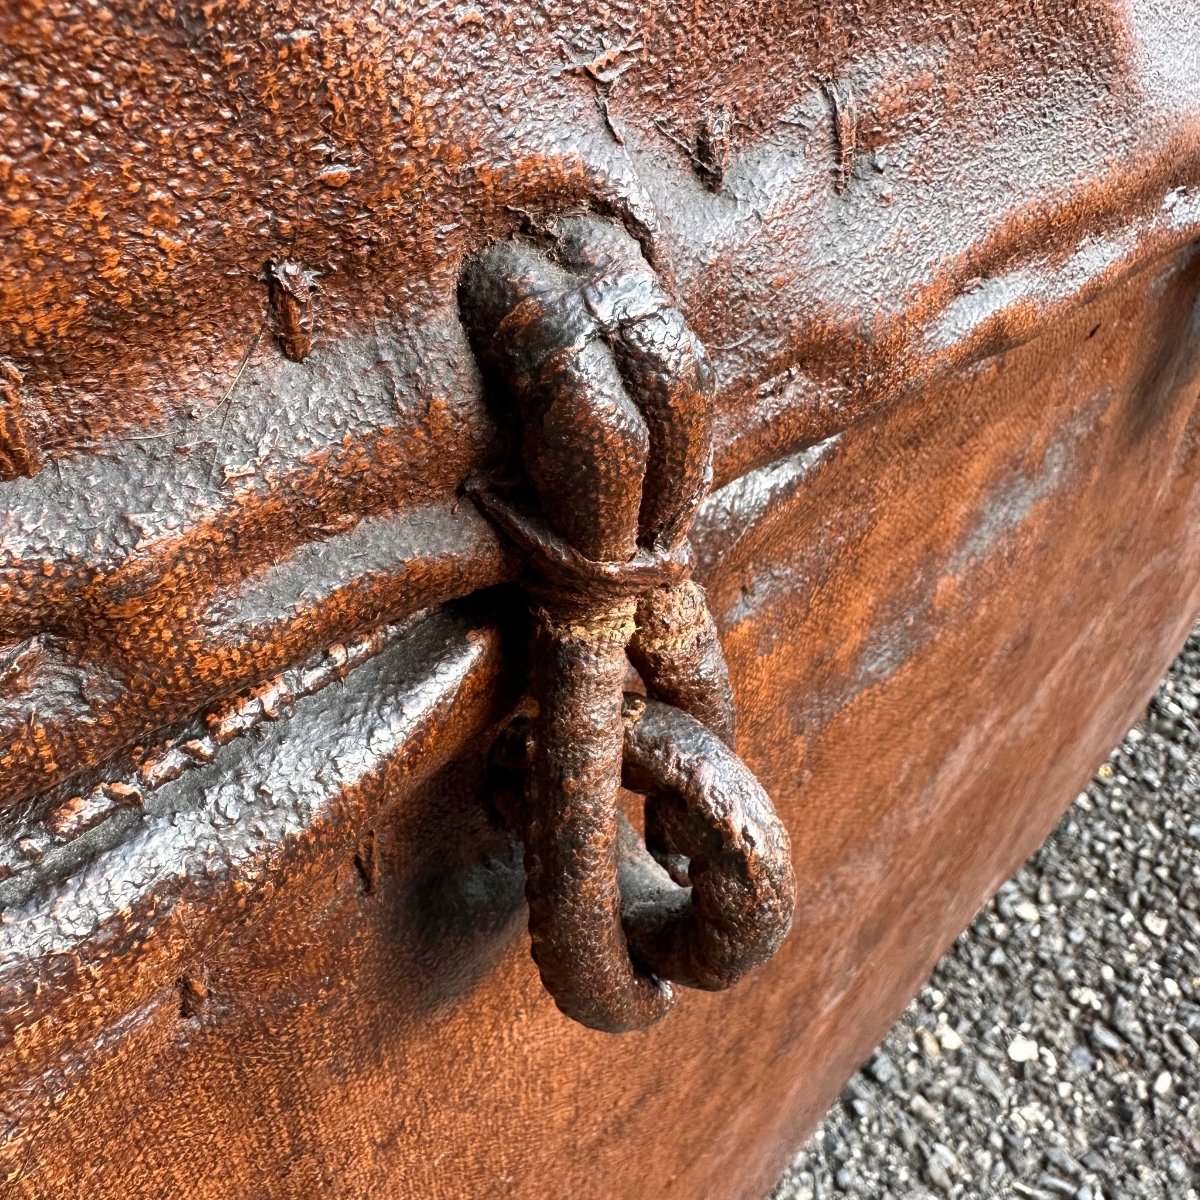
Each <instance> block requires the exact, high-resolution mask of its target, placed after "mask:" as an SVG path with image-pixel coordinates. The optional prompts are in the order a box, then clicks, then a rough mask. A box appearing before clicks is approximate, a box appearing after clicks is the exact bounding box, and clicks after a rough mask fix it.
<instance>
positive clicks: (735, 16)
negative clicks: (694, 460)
mask: <svg viewBox="0 0 1200 1200" xmlns="http://www.w3.org/2000/svg"><path fill="white" fill-rule="evenodd" d="M0 23H2V25H0V31H2V36H0V88H3V95H2V97H0V182H2V183H3V186H4V188H5V193H4V196H5V201H6V203H5V204H4V205H0V358H2V359H3V363H2V364H0V381H2V382H0V417H2V420H0V431H2V432H0V463H6V464H7V466H5V467H3V471H4V475H5V476H7V478H4V479H2V480H0V484H2V486H3V488H4V493H3V494H4V499H5V504H4V506H3V507H0V535H2V545H3V556H4V557H3V559H2V560H0V561H2V562H3V567H4V569H3V571H2V572H0V677H2V678H3V679H4V680H5V681H6V683H5V686H4V689H3V692H2V694H0V770H3V772H4V780H5V786H4V793H3V796H2V797H0V802H2V803H5V804H15V803H18V802H20V801H23V800H26V799H28V798H30V797H32V796H34V795H36V794H37V793H39V792H40V791H42V790H44V789H45V788H47V787H52V786H54V785H55V784H56V783H58V782H60V781H61V780H63V779H64V778H67V777H69V776H71V775H72V774H74V773H75V772H77V771H80V770H84V769H88V768H90V767H94V766H95V765H96V764H98V763H100V762H102V761H103V760H104V759H105V758H106V757H107V756H108V755H110V754H112V753H114V752H115V751H117V750H119V749H121V748H122V747H123V746H127V745H129V744H130V743H132V742H134V741H135V740H136V739H138V738H139V737H144V736H145V735H146V733H147V732H148V730H150V729H153V728H162V727H165V726H167V725H169V724H171V723H173V722H175V721H178V720H180V719H182V718H183V717H184V716H186V715H187V714H189V713H191V712H194V711H195V710H196V709H198V708H200V707H202V706H205V705H208V704H210V703H211V702H212V701H213V700H215V699H216V698H218V697H220V696H222V695H225V694H227V693H229V692H230V691H233V690H236V689H240V688H244V687H246V686H249V685H251V684H253V683H254V682H255V681H257V680H259V679H262V678H265V677H269V676H271V675H272V674H274V673H275V672H277V671H279V670H281V669H284V668H286V667H288V666H291V665H294V664H295V663H297V662H300V661H303V660H304V659H305V658H307V657H309V656H310V655H312V654H314V653H316V652H317V651H318V650H320V649H321V648H323V647H324V646H326V645H328V644H329V643H331V642H336V641H339V640H341V639H345V638H348V637H351V636H353V635H354V634H355V633H357V632H359V631H361V630H362V629H363V628H365V627H367V626H371V625H374V624H377V623H379V622H380V621H381V620H386V619H395V618H399V617H402V616H404V615H406V614H408V613H411V612H412V611H413V610H415V609H419V608H422V607H424V606H426V605H429V604H436V603H439V602H441V601H443V600H446V599H450V598H453V597H455V596H461V595H465V594H467V593H469V592H471V591H473V590H474V589H475V588H477V587H480V586H482V585H484V584H487V583H494V582H497V581H499V580H501V579H504V578H507V577H509V575H510V574H511V568H509V567H507V566H506V564H505V562H504V561H503V558H502V555H501V550H500V547H499V545H498V544H497V542H496V539H495V538H494V535H493V534H492V532H491V530H490V528H489V527H488V526H487V524H486V522H484V521H483V520H482V519H481V518H480V517H479V516H478V514H477V513H475V511H474V510H473V508H471V507H470V506H463V505H460V504H459V503H458V492H459V489H460V488H461V486H462V484H463V482H464V480H465V479H466V478H467V477H468V476H469V475H470V474H471V473H472V472H475V471H477V470H479V468H480V467H481V466H482V465H484V464H485V463H486V462H487V460H488V458H489V455H490V454H493V453H494V446H495V437H494V433H495V431H494V429H493V427H492V425H491V424H490V422H489V421H488V419H487V416H486V410H485V407H484V405H483V403H482V399H481V394H480V389H479V385H478V379H477V372H476V369H475V365H474V362H473V359H472V357H471V354H470V350H469V347H468V345H467V339H466V335H465V333H464V331H463V328H462V322H461V320H460V316H459V311H458V303H457V295H456V288H457V284H458V279H459V273H460V270H461V267H462V264H463V261H464V260H465V258H466V257H467V256H468V255H469V254H470V253H472V252H474V251H476V250H479V249H481V248H482V247H485V246H487V245H489V244H491V243H493V242H494V241H496V240H498V239H502V238H505V237H507V236H509V235H510V234H511V233H513V232H514V230H516V229H519V228H521V227H522V226H523V225H527V224H528V223H529V222H531V221H532V222H534V223H536V222H537V221H538V220H539V219H545V218H552V217H555V216H558V215H560V214H562V213H563V212H565V211H568V210H572V211H573V210H579V209H583V210H588V211H592V212H599V213H602V214H608V215H611V216H612V217H613V218H614V219H616V220H619V221H621V222H623V223H624V224H625V225H626V226H627V227H628V228H629V229H630V230H632V231H633V232H634V233H635V234H636V235H637V236H638V237H639V239H640V240H641V241H642V244H643V246H644V247H645V248H646V251H647V253H648V254H649V256H650V257H651V259H652V260H653V261H654V263H655V264H656V266H657V267H658V268H659V270H660V271H661V272H662V273H663V274H664V277H665V279H666V281H667V283H668V285H669V289H670V290H671V291H672V293H673V294H674V296H675V298H676V299H677V301H678V303H679V306H680V308H681V311H682V312H683V314H684V316H685V317H686V318H687V320H688V323H689V324H690V326H691V327H692V328H693V329H694V330H695V331H696V333H697V334H698V335H699V336H700V338H701V339H702V341H703V342H704V343H705V345H706V346H707V348H708V351H709V354H710V357H711V360H712V362H713V365H714V367H715V369H716V373H717V378H718V387H717V393H716V396H715V399H714V419H715V422H716V432H717V437H716V461H715V467H716V476H717V481H718V482H728V481H729V480H731V479H733V478H735V477H737V476H738V475H740V474H742V473H744V472H745V471H747V470H749V469H752V468H754V467H756V466H762V465H765V464H767V463H769V462H771V461H773V460H775V459H776V458H779V457H781V456H783V455H785V454H788V453H790V452H792V451H794V450H796V449H797V448H799V447H802V446H804V445H807V444H814V443H817V442H819V441H820V440H822V439H823V438H825V437H827V436H829V435H830V434H832V433H834V432H837V431H838V430H839V429H841V428H844V427H845V426H846V425H848V424H850V423H851V422H853V421H854V420H855V419H858V418H860V417H861V416H862V415H863V414H864V413H866V412H869V411H871V410H872V409H873V408H877V407H879V406H881V405H885V404H888V403H892V402H895V401H896V400H897V399H898V398H899V397H900V396H903V395H906V394H910V393H911V392H913V391H914V390H915V389H919V388H920V387H921V386H923V385H924V383H925V382H926V381H929V380H932V379H943V380H945V379H949V378H952V377H953V374H954V372H955V371H957V370H959V369H961V368H962V367H963V366H964V364H969V363H973V362H975V361H977V360H978V359H979V357H980V356H981V355H986V354H988V353H994V352H996V351H999V350H1000V349H1002V348H1004V347H1005V346H1008V345H1012V344H1014V343H1017V342H1020V341H1022V340H1024V339H1027V338H1029V337H1031V336H1033V335H1035V334H1037V333H1038V332H1039V331H1041V330H1042V329H1043V328H1044V327H1045V326H1046V325H1047V324H1050V323H1053V322H1054V321H1057V320H1059V319H1061V317H1062V316H1063V314H1064V313H1065V312H1068V311H1070V310H1072V309H1073V308H1074V307H1075V306H1077V305H1078V304H1079V303H1080V302H1081V300H1084V299H1086V298H1088V297H1090V296H1093V295H1095V294H1096V293H1097V292H1098V291H1100V290H1102V289H1103V288H1104V287H1106V286H1112V285H1113V284H1115V283H1117V282H1119V281H1120V280H1121V279H1122V278H1123V277H1124V276H1125V275H1126V274H1128V272H1129V271H1130V270H1132V269H1134V268H1136V266H1137V265H1138V264H1139V263H1144V262H1146V261H1149V260H1150V259H1152V258H1153V257H1155V256H1157V255H1159V254H1165V253H1169V252H1172V251H1174V250H1177V249H1179V248H1181V247H1182V246H1184V245H1187V244H1188V243H1189V242H1191V241H1192V240H1194V239H1195V238H1196V237H1197V236H1200V188H1198V184H1200V115H1198V114H1197V108H1196V104H1197V102H1196V100H1195V97H1196V96H1197V95H1200V58H1198V57H1197V56H1189V55H1187V54H1183V53H1181V52H1180V48H1181V47H1183V46H1187V45H1194V44H1195V40H1196V34H1195V28H1194V23H1193V17H1192V16H1191V15H1190V14H1189V13H1188V12H1187V11H1186V10H1180V8H1179V6H1177V5H1174V4H1171V3H1169V2H1168V0H1138V2H1137V3H1135V4H1132V5H1128V4H1124V3H1122V4H1114V3H1109V2H1108V0H1086V2H1085V3H1075V2H1070V3H1069V2H1067V0H1054V2H1052V3H1046V4H1039V5H1037V6H1033V7H1030V6H1028V5H1026V4H1023V3H1003V4H997V3H995V2H994V0H960V2H959V3H957V4H956V5H955V6H954V7H953V9H952V10H949V11H948V10H947V9H946V8H945V6H944V5H941V4H930V3H927V2H925V0H910V2H906V3H903V4H897V3H895V0H863V2H861V3H856V4H846V5H841V6H838V7H837V8H836V9H834V8H830V7H829V6H827V5H824V4H818V3H816V2H815V0H814V2H812V3H769V2H762V3H754V4H746V5H738V6H735V7H734V8H733V9H730V8H729V7H728V6H726V5H724V4H720V3H696V4H692V5H685V6H682V7H681V6H677V5H666V6H661V7H659V6H654V5H644V6H643V5H632V6H631V5H624V4H622V5H616V6H612V7H602V8H601V9H596V8H595V6H594V5H590V4H585V3H563V2H559V0H554V2H550V0H547V2H546V3H542V4H531V5H512V4H501V3H498V2H497V3H489V4H478V5H474V6H466V7H461V8H460V7H450V6H446V5H438V4H433V5H427V6H424V7H422V8H420V9H417V8H412V9H411V10H410V9H409V8H407V7H405V8H401V9H400V10H398V11H397V12H395V13H392V14H390V15H389V16H387V17H384V16H378V17H377V16H373V15H371V14H370V13H368V12H366V11H365V10H364V9H363V8H362V6H361V5H360V4H359V3H358V0H341V2H340V3H337V4H320V5H315V4H306V3H303V2H300V0H298V2H297V3H294V4H271V5H263V4H259V3H251V4H247V5H240V4H232V3H230V4H225V3H216V4H205V5H194V4H187V3H184V4H180V5H176V6H174V7H163V6H161V5H159V4H157V3H154V4H151V3H140V2H138V0H119V2H117V0H114V2H113V3H110V4H107V5H105V4H101V5H100V6H98V7H96V8H92V7H90V6H89V5H88V4H85V3H73V2H72V0H51V2H50V3H46V4H40V5H25V4H21V3H18V4H13V5H9V6H7V7H6V8H5V9H4V11H3V13H0ZM589 68H590V69H589ZM614 74H616V75H617V78H616V80H615V82H612V81H611V79H612V76H613V75H614ZM597 77H599V78H597ZM605 79H608V80H610V82H609V83H607V84H606V83H604V80H605ZM600 101H603V102H604V104H605V105H606V106H607V112H608V114H609V116H608V119H607V120H606V119H605V116H604V111H603V110H602V108H601V106H600V103H599V102H600ZM721 113H726V114H727V115H728V117H729V120H730V122H731V124H730V127H729V128H730V132H729V134H728V139H727V140H728V146H727V150H728V155H729V161H728V166H727V169H726V170H725V172H724V176H723V181H722V182H721V183H720V185H719V186H714V179H713V173H712V171H711V170H709V169H708V168H707V167H704V163H705V162H708V161H709V160H710V159H711V158H712V153H711V151H712V146H711V145H710V143H711V141H712V139H711V138H709V137H707V136H705V137H700V134H701V133H703V131H704V130H705V129H709V130H711V129H713V128H717V129H719V128H720V126H721V125H722V124H723V121H721V120H717V118H718V117H719V116H720V114H721ZM714 121H715V122H716V124H715V125H714ZM697 139H698V140H699V142H700V143H702V144H703V145H704V146H708V147H709V149H708V150H707V151H705V152H704V153H701V154H699V156H698V165H697V159H696V157H695V156H693V155H692V153H691V151H690V150H689V147H691V148H692V149H695V147H694V146H693V142H695V141H696V140H697ZM681 143H682V145H681ZM285 263H286V264H292V265H294V266H296V267H297V268H298V269H300V270H301V271H302V272H303V271H307V272H315V273H317V275H318V276H319V277H318V278H317V280H316V287H317V289H318V290H317V291H316V293H315V298H314V299H313V300H312V304H311V305H310V306H309V308H310V309H311V311H309V312H308V313H307V315H306V316H305V318H304V319H305V320H306V321H310V323H311V327H312V329H311V352H310V353H309V355H308V357H307V358H305V359H304V360H303V361H300V362H297V361H294V358H293V357H289V354H290V351H289V346H291V347H292V348H293V349H294V348H295V346H294V345H293V342H294V339H293V338H292V337H291V336H290V335H289V334H288V333H287V330H286V329H284V328H283V324H281V322H284V323H286V319H285V318H284V317H282V316H281V315H280V312H281V310H280V307H279V305H278V304H277V303H273V297H274V299H278V297H277V296H275V291H277V290H278V289H277V288H275V286H274V285H273V284H272V283H271V280H274V279H278V278H279V275H280V271H282V270H283V267H282V266H281V264H285ZM268 264H270V265H268ZM264 272H265V273H264ZM295 319H296V320H297V321H298V320H299V319H300V318H299V317H296V318H295ZM305 336H306V337H307V336H308V335H307V334H306V335H305ZM303 340H304V339H301V341H303ZM296 344H299V343H296Z"/></svg>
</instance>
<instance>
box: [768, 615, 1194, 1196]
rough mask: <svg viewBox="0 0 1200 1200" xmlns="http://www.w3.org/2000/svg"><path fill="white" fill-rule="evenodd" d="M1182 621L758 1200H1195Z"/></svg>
mask: <svg viewBox="0 0 1200 1200" xmlns="http://www.w3.org/2000/svg"><path fill="white" fill-rule="evenodd" d="M1198 1043H1200V627H1198V628H1197V629H1196V631H1194V632H1193V635H1192V639H1191V641H1190V642H1189V643H1188V645H1187V647H1186V648H1185V649H1184V652H1183V654H1182V655H1181V656H1180V657H1179V659H1178V660H1177V661H1176V663H1175V665H1174V666H1173V667H1172V668H1171V672H1170V674H1169V675H1168V676H1167V679H1166V680H1165V682H1164V683H1163V685H1162V687H1161V688H1160V689H1159V692H1158V694H1157V695H1156V696H1155V698H1154V700H1153V701H1152V703H1151V705H1150V708H1149V710H1148V711H1147V713H1146V715H1145V717H1144V718H1143V719H1142V721H1141V722H1140V723H1139V724H1138V726H1137V727H1136V728H1135V729H1133V730H1132V731H1131V732H1130V734H1129V736H1128V737H1127V738H1126V739H1125V741H1124V743H1123V744H1122V745H1121V746H1120V748H1119V749H1118V750H1117V751H1116V752H1115V753H1114V754H1113V756H1112V758H1111V759H1110V760H1109V761H1108V762H1107V763H1106V764H1105V765H1104V766H1103V767H1101V768H1100V771H1099V772H1098V773H1097V776H1096V778H1095V779H1094V780H1093V781H1092V783H1091V785H1090V786H1089V787H1088V789H1087V791H1086V792H1084V793H1083V794H1082V795H1080V796H1079V798H1078V799H1077V800H1076V802H1075V805H1074V806H1073V807H1072V809H1071V810H1070V812H1068V813H1067V815H1066V816H1065V817H1064V818H1063V820H1062V823H1061V824H1060V825H1059V827H1058V828H1057V830H1055V832H1054V834H1053V835H1052V836H1051V837H1050V839H1049V841H1048V842H1047V843H1046V845H1045V846H1043V847H1042V849H1041V850H1040V851H1039V852H1038V853H1037V855H1036V856H1035V857H1034V858H1033V859H1032V860H1030V862H1028V863H1027V864H1026V865H1025V866H1024V867H1023V868H1022V869H1021V871H1020V872H1019V873H1018V875H1017V877H1016V878H1015V879H1014V880H1013V881H1012V882H1011V883H1009V884H1006V885H1005V887H1004V889H1003V890H1002V891H1001V893H1000V894H999V896H997V897H996V899H995V900H994V901H993V902H992V903H991V904H990V905H989V906H988V907H987V908H986V909H985V910H984V911H983V912H982V913H981V914H980V915H979V917H978V919H977V920H976V921H975V924H974V925H973V926H972V927H971V928H970V929H969V930H968V931H967V932H966V933H964V934H963V935H962V937H960V938H959V940H958V942H957V943H956V944H955V946H954V948H953V950H952V951H951V952H950V954H949V955H948V956H947V957H946V958H945V959H944V960H943V962H942V963H941V965H940V966H939V967H938V969H937V971H936V973H935V974H934V976H933V978H932V979H931V980H930V982H929V984H928V986H927V987H926V988H925V990H924V991H922V992H921V994H920V995H919V996H918V997H917V998H916V999H915V1000H914V1001H913V1002H912V1004H911V1005H910V1006H909V1009H908V1011H907V1012H906V1013H905V1015H904V1017H903V1018H902V1019H901V1020H900V1022H899V1023H898V1024H897V1025H896V1027H895V1028H894V1029H893V1030H892V1032H891V1034H890V1035H889V1037H888V1039H887V1041H886V1042H885V1043H884V1044H883V1046H882V1047H881V1048H880V1049H879V1050H878V1051H877V1052H876V1054H875V1055H874V1057H872V1058H871V1060H870V1061H869V1062H868V1063H867V1064H866V1065H865V1066H864V1067H863V1069H862V1070H861V1071H860V1072H859V1073H858V1074H857V1075H856V1076H855V1077H854V1078H853V1079H852V1080H851V1081H850V1082H849V1083H848V1084H847V1086H846V1090H845V1092H843V1094H842V1097H841V1099H840V1101H839V1102H838V1103H837V1104H836V1105H835V1107H834V1108H833V1110H832V1111H831V1112H830V1113H829V1115H828V1116H827V1117H826V1119H825V1122H824V1124H823V1125H822V1126H821V1128H820V1129H819V1130H818V1131H817V1133H816V1134H815V1135H814V1136H813V1139H812V1141H811V1142H810V1143H809V1145H808V1147H807V1148H806V1150H805V1151H804V1153H803V1154H801V1156H800V1157H799V1158H798V1159H797V1160H796V1162H795V1163H794V1164H793V1165H792V1167H791V1168H790V1170H789V1171H788V1173H787V1175H786V1176H785V1177H784V1179H783V1181H782V1182H781V1183H780V1185H779V1187H778V1188H777V1189H776V1191H775V1192H774V1193H773V1195H772V1197H771V1200H827V1198H829V1197H836V1196H858V1197H869V1198H870V1200H944V1198H946V1197H951V1198H962V1200H969V1198H970V1200H973V1198H975V1197H987V1198H989V1200H990V1198H992V1197H996V1198H1000V1197H1016V1198H1032V1200H1059V1198H1060V1197H1071V1198H1074V1200H1142V1198H1146V1200H1157V1198H1159V1197H1166V1198H1169V1200H1200V1045H1198Z"/></svg>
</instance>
